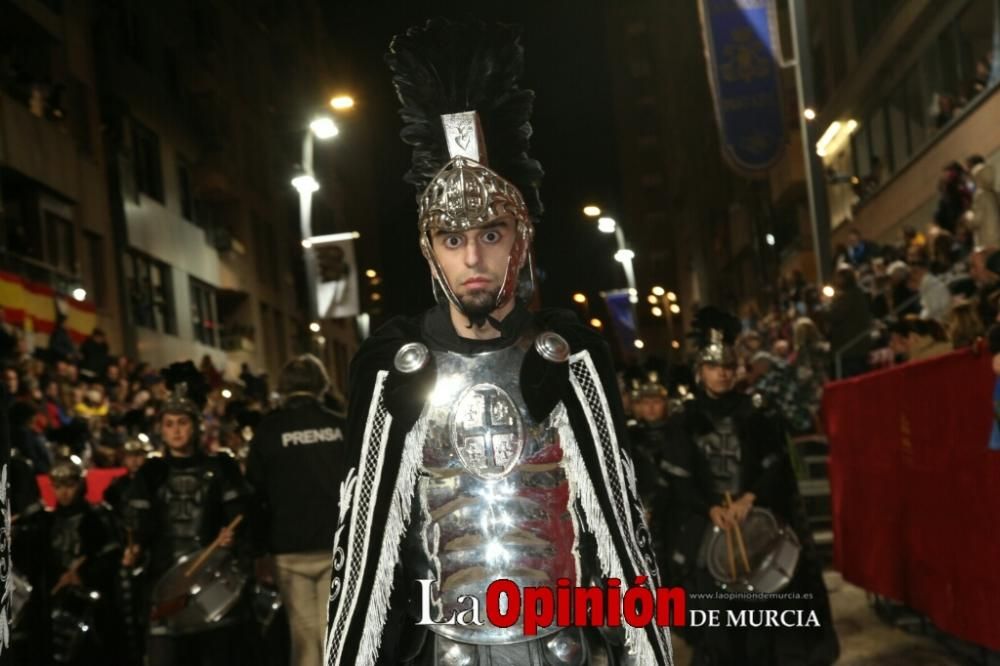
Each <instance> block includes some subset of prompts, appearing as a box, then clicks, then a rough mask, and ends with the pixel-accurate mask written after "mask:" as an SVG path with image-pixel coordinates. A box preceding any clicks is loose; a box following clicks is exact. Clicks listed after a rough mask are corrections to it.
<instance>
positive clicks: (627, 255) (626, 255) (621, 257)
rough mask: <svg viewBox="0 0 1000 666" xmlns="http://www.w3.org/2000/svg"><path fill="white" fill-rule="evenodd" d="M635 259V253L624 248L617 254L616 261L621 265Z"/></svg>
mask: <svg viewBox="0 0 1000 666" xmlns="http://www.w3.org/2000/svg"><path fill="white" fill-rule="evenodd" d="M633 259H635V252H633V251H632V250H629V249H628V248H623V249H621V250H618V251H617V252H615V261H617V262H619V263H622V264H624V263H626V262H628V261H632V260H633Z"/></svg>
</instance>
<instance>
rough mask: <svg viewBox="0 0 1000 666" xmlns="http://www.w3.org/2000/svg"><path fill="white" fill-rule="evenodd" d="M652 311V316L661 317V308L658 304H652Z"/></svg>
mask: <svg viewBox="0 0 1000 666" xmlns="http://www.w3.org/2000/svg"><path fill="white" fill-rule="evenodd" d="M652 312H653V316H654V317H662V316H663V308H661V307H660V306H659V305H656V306H653V310H652Z"/></svg>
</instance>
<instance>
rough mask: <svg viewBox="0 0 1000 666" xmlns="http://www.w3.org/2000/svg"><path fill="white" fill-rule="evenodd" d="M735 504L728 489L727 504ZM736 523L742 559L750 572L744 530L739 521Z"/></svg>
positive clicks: (737, 540)
mask: <svg viewBox="0 0 1000 666" xmlns="http://www.w3.org/2000/svg"><path fill="white" fill-rule="evenodd" d="M732 505H733V498H732V496H730V494H729V491H728V490H727V491H726V506H732ZM734 524H735V525H736V545H737V546H739V547H740V559H742V560H743V566H744V567H745V568H746V570H747V573H750V561H749V559H747V547H746V545H745V544H744V543H743V531H742V530H741V529H740V524H739V523H734Z"/></svg>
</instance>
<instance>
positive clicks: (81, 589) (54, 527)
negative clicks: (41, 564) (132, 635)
mask: <svg viewBox="0 0 1000 666" xmlns="http://www.w3.org/2000/svg"><path fill="white" fill-rule="evenodd" d="M84 476H85V474H84V470H83V467H82V466H81V465H80V462H79V460H78V459H75V458H74V459H63V460H60V461H58V462H56V463H55V464H54V465H53V466H52V471H51V472H50V477H51V479H52V490H53V492H54V493H55V496H56V506H55V508H54V509H53V510H52V511H50V512H47V513H46V518H47V519H48V520H47V530H46V532H47V537H48V538H47V539H46V543H47V545H48V549H47V551H48V552H47V557H46V558H45V575H44V577H43V578H42V579H41V580H38V581H37V582H38V585H36V592H37V593H38V594H40V595H48V596H49V597H50V599H49V603H48V608H49V614H50V615H49V617H50V626H49V631H50V632H51V633H50V635H49V637H48V643H49V650H50V652H49V654H50V659H51V660H52V661H53V662H55V663H57V664H95V665H97V664H101V665H104V664H109V663H113V658H112V655H113V654H114V653H115V651H116V648H117V646H116V637H115V636H114V634H113V631H112V626H111V617H112V590H113V583H114V576H115V571H116V570H117V568H118V561H119V558H120V557H121V544H120V543H119V542H118V538H117V531H116V530H115V526H114V522H113V518H112V516H111V514H110V512H109V511H108V510H107V508H105V507H103V506H93V505H91V504H89V503H88V502H87V500H86V498H85V497H84V494H85V488H86V485H85V483H84ZM36 580H37V579H36Z"/></svg>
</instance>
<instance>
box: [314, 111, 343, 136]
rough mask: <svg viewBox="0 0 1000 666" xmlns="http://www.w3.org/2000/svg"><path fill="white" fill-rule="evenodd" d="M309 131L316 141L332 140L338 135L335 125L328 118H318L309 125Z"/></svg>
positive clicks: (338, 131)
mask: <svg viewBox="0 0 1000 666" xmlns="http://www.w3.org/2000/svg"><path fill="white" fill-rule="evenodd" d="M309 129H311V130H312V133H313V134H315V135H316V138H317V139H332V138H333V137H335V136H337V135H338V134H339V133H340V130H339V129H337V125H336V124H335V123H334V122H333V119H332V118H330V117H329V116H320V117H319V118H316V119H314V120H313V121H312V122H311V123H309Z"/></svg>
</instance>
